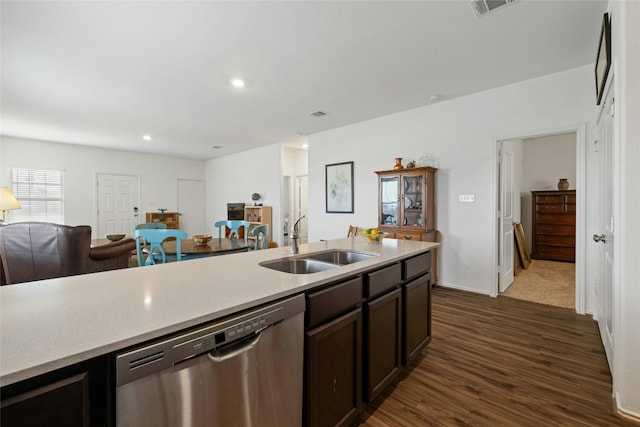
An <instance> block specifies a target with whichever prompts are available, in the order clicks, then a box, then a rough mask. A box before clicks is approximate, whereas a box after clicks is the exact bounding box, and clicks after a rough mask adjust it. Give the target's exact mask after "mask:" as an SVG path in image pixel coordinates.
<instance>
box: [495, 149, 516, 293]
mask: <svg viewBox="0 0 640 427" xmlns="http://www.w3.org/2000/svg"><path fill="white" fill-rule="evenodd" d="M508 147H509V146H508V144H501V147H500V207H499V209H498V212H499V218H500V220H499V221H500V243H499V246H500V250H499V251H500V255H499V262H500V270H499V271H500V274H499V276H498V286H499V290H500V292H504V291H505V290H507V288H508V287H509V286H510V285H511V284H512V283H513V255H514V254H513V249H514V236H513V199H514V194H513V155H512V153H511V152H510V151H509V148H508Z"/></svg>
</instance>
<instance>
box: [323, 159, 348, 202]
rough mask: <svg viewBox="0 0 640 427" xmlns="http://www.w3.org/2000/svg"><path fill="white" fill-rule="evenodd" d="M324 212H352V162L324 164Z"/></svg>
mask: <svg viewBox="0 0 640 427" xmlns="http://www.w3.org/2000/svg"><path fill="white" fill-rule="evenodd" d="M325 202H326V205H325V206H326V213H353V162H343V163H333V164H330V165H326V166H325Z"/></svg>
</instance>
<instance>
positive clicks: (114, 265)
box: [0, 222, 136, 285]
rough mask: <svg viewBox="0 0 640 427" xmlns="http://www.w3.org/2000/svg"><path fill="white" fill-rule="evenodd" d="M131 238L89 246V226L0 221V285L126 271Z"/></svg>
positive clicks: (132, 242) (134, 244)
mask: <svg viewBox="0 0 640 427" xmlns="http://www.w3.org/2000/svg"><path fill="white" fill-rule="evenodd" d="M135 248H136V243H135V241H134V240H133V239H131V238H126V239H123V240H119V241H117V242H111V243H109V244H106V245H101V246H95V247H91V227H90V226H88V225H78V226H69V225H60V224H51V223H45V222H19V223H15V224H5V223H2V222H0V267H1V268H0V270H1V274H0V284H1V285H9V284H15V283H22V282H31V281H34V280H42V279H51V278H55V277H63V276H73V275H77V274H85V273H95V272H98V271H106V270H115V269H119V268H127V267H128V266H129V257H130V256H131V252H132V251H133V250H135Z"/></svg>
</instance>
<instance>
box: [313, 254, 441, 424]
mask: <svg viewBox="0 0 640 427" xmlns="http://www.w3.org/2000/svg"><path fill="white" fill-rule="evenodd" d="M431 268H432V257H431V251H428V252H425V253H422V254H420V255H417V256H414V257H411V258H407V259H405V260H402V261H400V262H396V263H392V264H389V265H386V266H383V267H381V268H379V269H377V270H373V271H368V272H365V273H364V274H362V275H361V276H359V277H356V278H352V279H349V280H346V281H342V282H338V283H334V284H330V285H327V286H325V287H324V288H323V289H319V290H315V291H312V292H310V293H308V294H307V313H306V355H305V399H304V401H305V410H304V413H305V423H304V424H305V425H307V426H313V427H317V426H322V427H324V426H347V425H349V424H350V423H352V422H353V421H354V420H355V419H356V418H357V417H358V415H359V414H360V413H361V412H362V411H363V410H364V408H365V406H366V403H368V402H371V401H372V400H373V399H375V398H376V397H377V396H378V395H379V394H380V393H381V392H382V391H383V390H384V389H385V388H386V387H387V386H389V385H390V384H391V383H393V381H394V380H395V379H396V378H397V377H398V375H399V374H400V373H402V371H403V369H405V367H406V366H407V365H408V364H409V363H411V361H413V360H414V359H415V358H416V357H417V356H418V355H419V354H420V353H421V352H422V350H423V349H424V348H425V346H426V345H427V344H428V343H429V342H430V340H431V282H430V278H431Z"/></svg>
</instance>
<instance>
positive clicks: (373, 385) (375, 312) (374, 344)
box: [365, 289, 402, 402]
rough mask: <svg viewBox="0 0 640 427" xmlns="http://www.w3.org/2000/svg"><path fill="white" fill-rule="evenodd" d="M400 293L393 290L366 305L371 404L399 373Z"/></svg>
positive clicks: (367, 366)
mask: <svg viewBox="0 0 640 427" xmlns="http://www.w3.org/2000/svg"><path fill="white" fill-rule="evenodd" d="M401 301H402V293H401V291H400V289H396V290H394V291H391V292H389V293H386V294H384V295H383V296H381V297H378V298H376V299H374V300H373V301H370V302H367V304H366V306H365V307H366V319H367V321H366V325H367V332H366V342H367V345H366V349H367V351H366V357H365V358H366V361H367V364H366V372H367V374H366V379H367V381H366V388H367V401H369V402H371V401H372V400H373V399H375V398H376V396H378V394H380V392H381V391H382V390H384V389H385V388H386V387H387V386H388V385H389V384H390V383H391V382H392V381H393V380H394V379H395V378H396V377H397V376H398V374H399V373H400V370H401V368H402V361H401V360H400V346H401V340H402V336H401V321H402V319H401V312H402V306H401Z"/></svg>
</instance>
